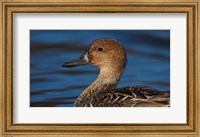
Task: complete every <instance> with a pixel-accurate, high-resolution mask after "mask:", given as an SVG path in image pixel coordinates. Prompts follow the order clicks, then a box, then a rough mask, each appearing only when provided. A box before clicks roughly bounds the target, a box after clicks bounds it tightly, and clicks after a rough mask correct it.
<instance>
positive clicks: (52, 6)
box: [0, 0, 200, 137]
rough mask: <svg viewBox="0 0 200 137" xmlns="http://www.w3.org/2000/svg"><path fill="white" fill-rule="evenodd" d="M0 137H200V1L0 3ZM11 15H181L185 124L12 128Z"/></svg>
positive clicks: (32, 0)
mask: <svg viewBox="0 0 200 137" xmlns="http://www.w3.org/2000/svg"><path fill="white" fill-rule="evenodd" d="M0 8H1V13H0V19H1V25H0V32H1V33H0V51H1V54H0V60H1V61H0V66H1V67H0V74H1V75H0V77H1V80H0V89H1V92H0V112H1V113H0V119H1V120H0V121H1V123H0V129H2V130H0V136H5V137H11V136H12V137H18V136H23V137H26V136H27V137H28V136H34V137H39V136H49V137H50V136H105V135H106V136H123V137H124V136H136V137H137V136H138V137H141V136H142V137H143V136H145V137H147V136H148V137H149V136H154V137H155V136H159V137H170V136H176V137H197V136H200V109H199V105H200V94H199V89H200V83H199V79H198V78H200V75H199V72H200V48H199V46H200V41H199V39H200V33H199V29H200V17H199V13H200V11H199V9H200V1H199V0H136V1H134V0H110V1H100V0H95V1H92V0H75V1H72V0H29V1H26V0H1V1H0ZM15 13H186V14H187V123H186V124H178V123H177V124H14V123H13V71H14V70H13V25H14V24H13V15H14V14H15Z"/></svg>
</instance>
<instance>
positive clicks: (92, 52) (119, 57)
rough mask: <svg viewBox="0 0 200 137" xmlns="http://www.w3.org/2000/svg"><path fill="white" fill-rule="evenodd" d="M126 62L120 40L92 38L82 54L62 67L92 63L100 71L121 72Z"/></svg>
mask: <svg viewBox="0 0 200 137" xmlns="http://www.w3.org/2000/svg"><path fill="white" fill-rule="evenodd" d="M126 62H127V59H126V52H125V50H124V47H123V45H122V44H121V43H120V42H118V41H117V40H115V39H110V38H100V39H96V40H94V41H93V42H92V43H91V45H90V47H89V48H88V50H87V51H86V52H85V53H84V54H83V55H82V56H80V57H79V58H77V59H75V60H72V61H69V62H66V63H65V64H64V65H63V67H75V66H80V65H86V64H92V65H95V66H98V67H99V68H100V70H101V71H106V70H108V71H110V72H111V71H112V72H113V71H122V72H123V70H124V68H125V67H126Z"/></svg>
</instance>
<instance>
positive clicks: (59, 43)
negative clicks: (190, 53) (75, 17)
mask: <svg viewBox="0 0 200 137" xmlns="http://www.w3.org/2000/svg"><path fill="white" fill-rule="evenodd" d="M103 37H104V38H114V39H117V40H118V41H120V42H121V43H123V44H124V46H125V49H126V51H127V58H128V64H127V68H126V71H125V73H124V75H123V76H122V78H121V81H120V83H119V85H118V87H125V86H133V85H146V86H150V87H152V88H155V89H157V90H161V91H165V90H169V89H170V31H169V30H80V31H79V30H31V31H30V68H31V69H30V73H31V74H30V106H31V107H72V106H73V103H74V101H75V100H76V98H77V96H78V95H79V94H80V93H81V92H82V91H83V90H84V89H85V88H86V87H87V86H88V85H89V84H90V83H91V82H93V81H94V80H95V78H96V77H97V75H98V72H99V70H98V68H97V67H95V66H91V65H86V66H80V67H76V68H71V69H69V68H62V67H61V66H62V64H63V63H65V62H66V61H69V60H72V59H74V58H76V57H78V56H80V55H81V54H82V53H83V52H84V51H85V50H86V49H87V47H88V46H89V44H90V43H91V42H92V41H93V40H95V39H97V38H103Z"/></svg>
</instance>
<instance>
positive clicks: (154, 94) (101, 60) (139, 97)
mask: <svg viewBox="0 0 200 137" xmlns="http://www.w3.org/2000/svg"><path fill="white" fill-rule="evenodd" d="M86 64H92V65H95V66H97V67H99V69H100V73H99V75H98V77H97V79H96V80H95V81H94V82H93V83H92V84H91V85H89V86H88V87H87V88H86V89H85V90H84V91H83V92H82V93H81V94H80V96H79V97H78V98H77V100H76V101H75V104H74V106H75V107H167V106H169V102H170V92H169V91H165V92H160V91H157V90H155V89H152V88H150V87H147V86H130V87H124V88H118V89H116V87H117V84H118V82H119V80H120V78H121V76H122V74H123V72H124V70H125V68H126V64H127V58H126V52H125V49H124V47H123V45H122V44H121V43H120V42H118V41H117V40H115V39H110V38H100V39H96V40H95V41H93V42H92V43H91V45H90V47H89V48H88V50H87V51H86V52H85V53H84V54H83V55H82V56H80V57H79V58H77V59H75V60H72V61H70V62H66V63H65V64H64V65H63V67H75V66H80V65H86Z"/></svg>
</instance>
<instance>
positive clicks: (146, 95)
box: [76, 86, 170, 107]
mask: <svg viewBox="0 0 200 137" xmlns="http://www.w3.org/2000/svg"><path fill="white" fill-rule="evenodd" d="M169 102H170V92H169V91H165V92H159V91H157V90H155V89H152V88H149V87H143V86H132V87H124V88H118V89H113V90H108V91H104V92H103V93H102V92H101V93H98V94H96V95H94V96H92V97H90V98H89V99H86V100H83V102H82V103H78V104H76V105H77V106H78V107H168V106H169Z"/></svg>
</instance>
